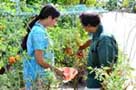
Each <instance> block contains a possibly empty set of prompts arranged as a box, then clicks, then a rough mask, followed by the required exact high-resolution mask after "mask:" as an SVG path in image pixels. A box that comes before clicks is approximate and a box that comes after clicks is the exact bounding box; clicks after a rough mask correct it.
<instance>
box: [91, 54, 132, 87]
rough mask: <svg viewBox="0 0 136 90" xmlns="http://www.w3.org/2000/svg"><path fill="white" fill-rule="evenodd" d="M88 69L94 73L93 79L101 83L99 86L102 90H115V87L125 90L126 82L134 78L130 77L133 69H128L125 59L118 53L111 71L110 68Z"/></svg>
mask: <svg viewBox="0 0 136 90" xmlns="http://www.w3.org/2000/svg"><path fill="white" fill-rule="evenodd" d="M89 69H90V70H91V72H96V77H95V78H96V79H98V80H100V81H102V83H101V84H102V86H103V88H104V90H115V87H116V89H117V90H126V88H127V85H125V83H126V81H127V80H129V79H130V78H134V77H133V76H132V71H133V70H134V69H133V68H132V67H130V65H129V62H128V59H127V57H126V56H125V55H123V54H122V52H120V54H119V59H118V63H117V64H116V65H114V66H113V69H112V71H111V67H102V68H95V69H93V68H91V67H89ZM91 72H90V73H91Z"/></svg>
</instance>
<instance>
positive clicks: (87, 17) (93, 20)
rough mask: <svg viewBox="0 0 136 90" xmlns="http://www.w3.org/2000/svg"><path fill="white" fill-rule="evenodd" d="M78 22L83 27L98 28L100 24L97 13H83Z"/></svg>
mask: <svg viewBox="0 0 136 90" xmlns="http://www.w3.org/2000/svg"><path fill="white" fill-rule="evenodd" d="M79 18H80V21H81V23H82V25H83V26H88V25H91V26H94V27H96V26H98V25H99V24H100V22H101V20H100V17H99V15H98V14H97V13H90V12H84V13H82V14H81V15H80V16H79Z"/></svg>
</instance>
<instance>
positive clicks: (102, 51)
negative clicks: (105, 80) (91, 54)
mask: <svg viewBox="0 0 136 90" xmlns="http://www.w3.org/2000/svg"><path fill="white" fill-rule="evenodd" d="M113 49H114V47H113V45H112V43H111V41H110V40H108V39H105V40H102V41H100V42H99V45H98V48H97V51H98V58H99V62H100V64H101V65H102V66H110V65H111V64H112V62H113V58H114V56H115V52H114V50H113Z"/></svg>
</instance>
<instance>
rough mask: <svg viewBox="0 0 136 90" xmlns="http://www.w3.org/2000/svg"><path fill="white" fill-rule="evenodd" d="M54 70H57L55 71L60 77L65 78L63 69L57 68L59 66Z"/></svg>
mask: <svg viewBox="0 0 136 90" xmlns="http://www.w3.org/2000/svg"><path fill="white" fill-rule="evenodd" d="M54 71H55V73H56V74H57V75H59V76H60V77H62V78H63V79H64V77H65V76H64V73H63V71H61V70H59V69H57V68H55V69H54Z"/></svg>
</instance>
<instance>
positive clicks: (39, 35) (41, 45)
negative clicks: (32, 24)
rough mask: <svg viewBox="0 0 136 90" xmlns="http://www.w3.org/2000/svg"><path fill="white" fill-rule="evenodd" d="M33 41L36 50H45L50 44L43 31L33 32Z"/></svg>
mask: <svg viewBox="0 0 136 90" xmlns="http://www.w3.org/2000/svg"><path fill="white" fill-rule="evenodd" d="M32 43H33V48H34V50H44V49H45V48H47V46H48V38H47V36H45V33H44V32H42V31H39V32H35V33H33V36H32Z"/></svg>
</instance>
